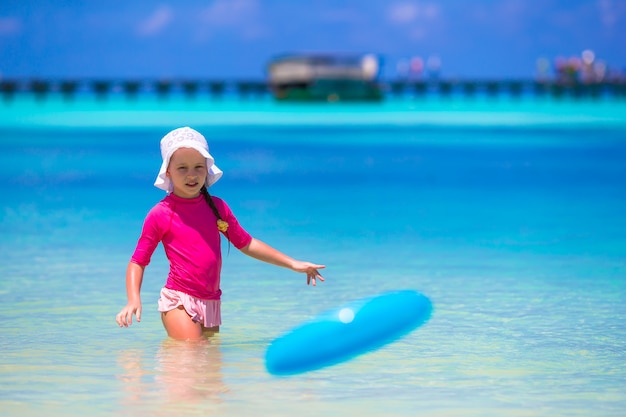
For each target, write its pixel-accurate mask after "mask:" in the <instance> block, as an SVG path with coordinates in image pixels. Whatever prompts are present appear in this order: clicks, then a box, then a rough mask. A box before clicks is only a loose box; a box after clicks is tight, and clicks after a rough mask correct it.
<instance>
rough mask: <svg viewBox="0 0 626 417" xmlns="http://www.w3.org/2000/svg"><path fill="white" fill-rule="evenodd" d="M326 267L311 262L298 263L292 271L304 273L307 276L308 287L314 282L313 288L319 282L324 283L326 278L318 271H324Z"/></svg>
mask: <svg viewBox="0 0 626 417" xmlns="http://www.w3.org/2000/svg"><path fill="white" fill-rule="evenodd" d="M324 268H326V265H317V264H312V263H311V262H302V261H296V262H295V263H294V264H293V266H292V269H293V270H294V271H296V272H303V273H305V274H306V285H310V284H311V282H313V286H315V285H317V280H318V279H319V280H320V281H324V278H323V277H322V275H321V274H320V273H319V271H318V269H324Z"/></svg>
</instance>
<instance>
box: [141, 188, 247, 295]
mask: <svg viewBox="0 0 626 417" xmlns="http://www.w3.org/2000/svg"><path fill="white" fill-rule="evenodd" d="M211 198H212V199H213V201H214V202H215V207H217V210H218V212H219V213H220V215H221V216H222V220H224V221H226V222H227V223H228V230H227V232H226V233H224V235H225V236H226V238H227V239H228V240H230V242H231V243H232V244H233V245H234V246H235V247H236V248H237V249H241V248H243V247H245V246H247V245H248V244H249V243H250V241H251V240H252V237H251V236H250V235H249V234H248V232H246V231H245V230H244V229H243V228H242V227H241V226H240V225H239V222H238V221H237V219H236V218H235V216H234V215H233V213H232V212H231V211H230V208H229V207H228V206H227V205H226V203H225V202H224V201H223V200H221V199H219V198H217V197H211ZM219 233H220V232H219V231H218V230H217V218H216V217H215V215H214V214H213V211H212V210H211V208H210V207H209V205H208V204H207V202H206V201H205V200H204V196H202V195H200V196H198V197H196V198H182V197H178V196H176V195H174V194H169V195H167V196H166V197H165V198H164V199H163V200H161V201H160V202H159V203H158V204H157V205H156V206H154V207H153V208H152V209H151V210H150V212H149V213H148V215H147V216H146V219H145V221H144V225H143V230H142V231H141V236H140V237H139V241H138V242H137V247H136V248H135V253H133V256H132V258H131V262H134V263H136V264H138V265H141V266H144V267H145V266H147V265H148V264H149V263H150V258H151V257H152V254H153V253H154V251H155V249H156V247H157V246H158V244H159V242H163V248H164V249H165V254H166V255H167V259H168V260H169V261H170V272H169V275H168V277H167V282H166V283H165V287H166V288H169V289H171V290H177V291H182V292H184V293H186V294H189V295H191V296H193V297H196V298H201V299H203V300H219V299H220V296H221V295H222V290H221V289H220V271H221V269H222V252H221V250H220V235H219Z"/></svg>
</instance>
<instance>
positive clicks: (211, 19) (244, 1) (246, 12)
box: [201, 0, 259, 27]
mask: <svg viewBox="0 0 626 417" xmlns="http://www.w3.org/2000/svg"><path fill="white" fill-rule="evenodd" d="M258 11H259V4H258V2H257V1H256V0H217V1H215V2H213V4H211V5H210V6H209V7H207V8H206V9H204V12H203V13H202V14H201V20H202V21H203V22H204V23H207V24H210V25H214V26H221V27H227V26H230V27H239V26H240V25H247V24H250V23H253V22H254V20H255V19H256V16H257V14H258Z"/></svg>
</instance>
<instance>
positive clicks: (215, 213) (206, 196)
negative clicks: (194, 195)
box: [200, 185, 230, 254]
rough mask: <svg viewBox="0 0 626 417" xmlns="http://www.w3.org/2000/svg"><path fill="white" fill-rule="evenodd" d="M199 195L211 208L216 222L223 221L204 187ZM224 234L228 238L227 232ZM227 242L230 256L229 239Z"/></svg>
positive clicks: (204, 186)
mask: <svg viewBox="0 0 626 417" xmlns="http://www.w3.org/2000/svg"><path fill="white" fill-rule="evenodd" d="M200 194H202V195H203V196H204V200H205V201H206V202H207V204H208V205H209V207H210V208H211V211H212V212H213V214H214V215H215V217H216V218H217V220H223V219H222V216H221V215H220V212H219V211H218V210H217V207H215V202H214V201H213V199H212V198H211V195H210V194H209V190H208V189H207V187H206V185H203V186H202V188H201V189H200ZM224 233H225V234H226V237H227V238H228V230H226V232H224ZM227 240H228V253H229V254H230V239H227Z"/></svg>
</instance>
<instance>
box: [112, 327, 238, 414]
mask: <svg viewBox="0 0 626 417" xmlns="http://www.w3.org/2000/svg"><path fill="white" fill-rule="evenodd" d="M219 344H220V339H219V335H214V336H212V337H209V338H206V339H202V340H200V341H193V342H183V341H177V340H173V339H169V338H168V339H166V340H164V341H163V342H162V344H161V346H160V348H159V349H158V351H157V352H156V355H155V357H154V361H151V360H150V359H149V358H146V356H145V352H144V351H138V350H130V351H123V352H121V353H120V355H119V359H118V361H119V365H120V367H121V368H122V370H123V371H122V373H121V374H120V375H119V377H118V378H119V380H120V381H122V382H123V384H124V391H125V393H126V395H125V399H124V401H123V406H124V407H125V408H126V407H131V408H132V409H137V410H138V411H139V410H141V409H143V410H145V409H146V408H153V407H155V406H156V407H158V406H159V405H158V404H160V405H161V406H166V407H167V406H168V405H169V406H175V407H178V406H182V405H184V407H189V406H193V405H194V404H197V405H200V404H201V405H202V406H206V405H209V404H215V403H219V402H221V399H220V395H221V394H223V393H226V392H227V391H228V389H227V386H226V384H225V383H224V381H223V375H222V353H221V351H220V349H219ZM157 403H158V404H157Z"/></svg>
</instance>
